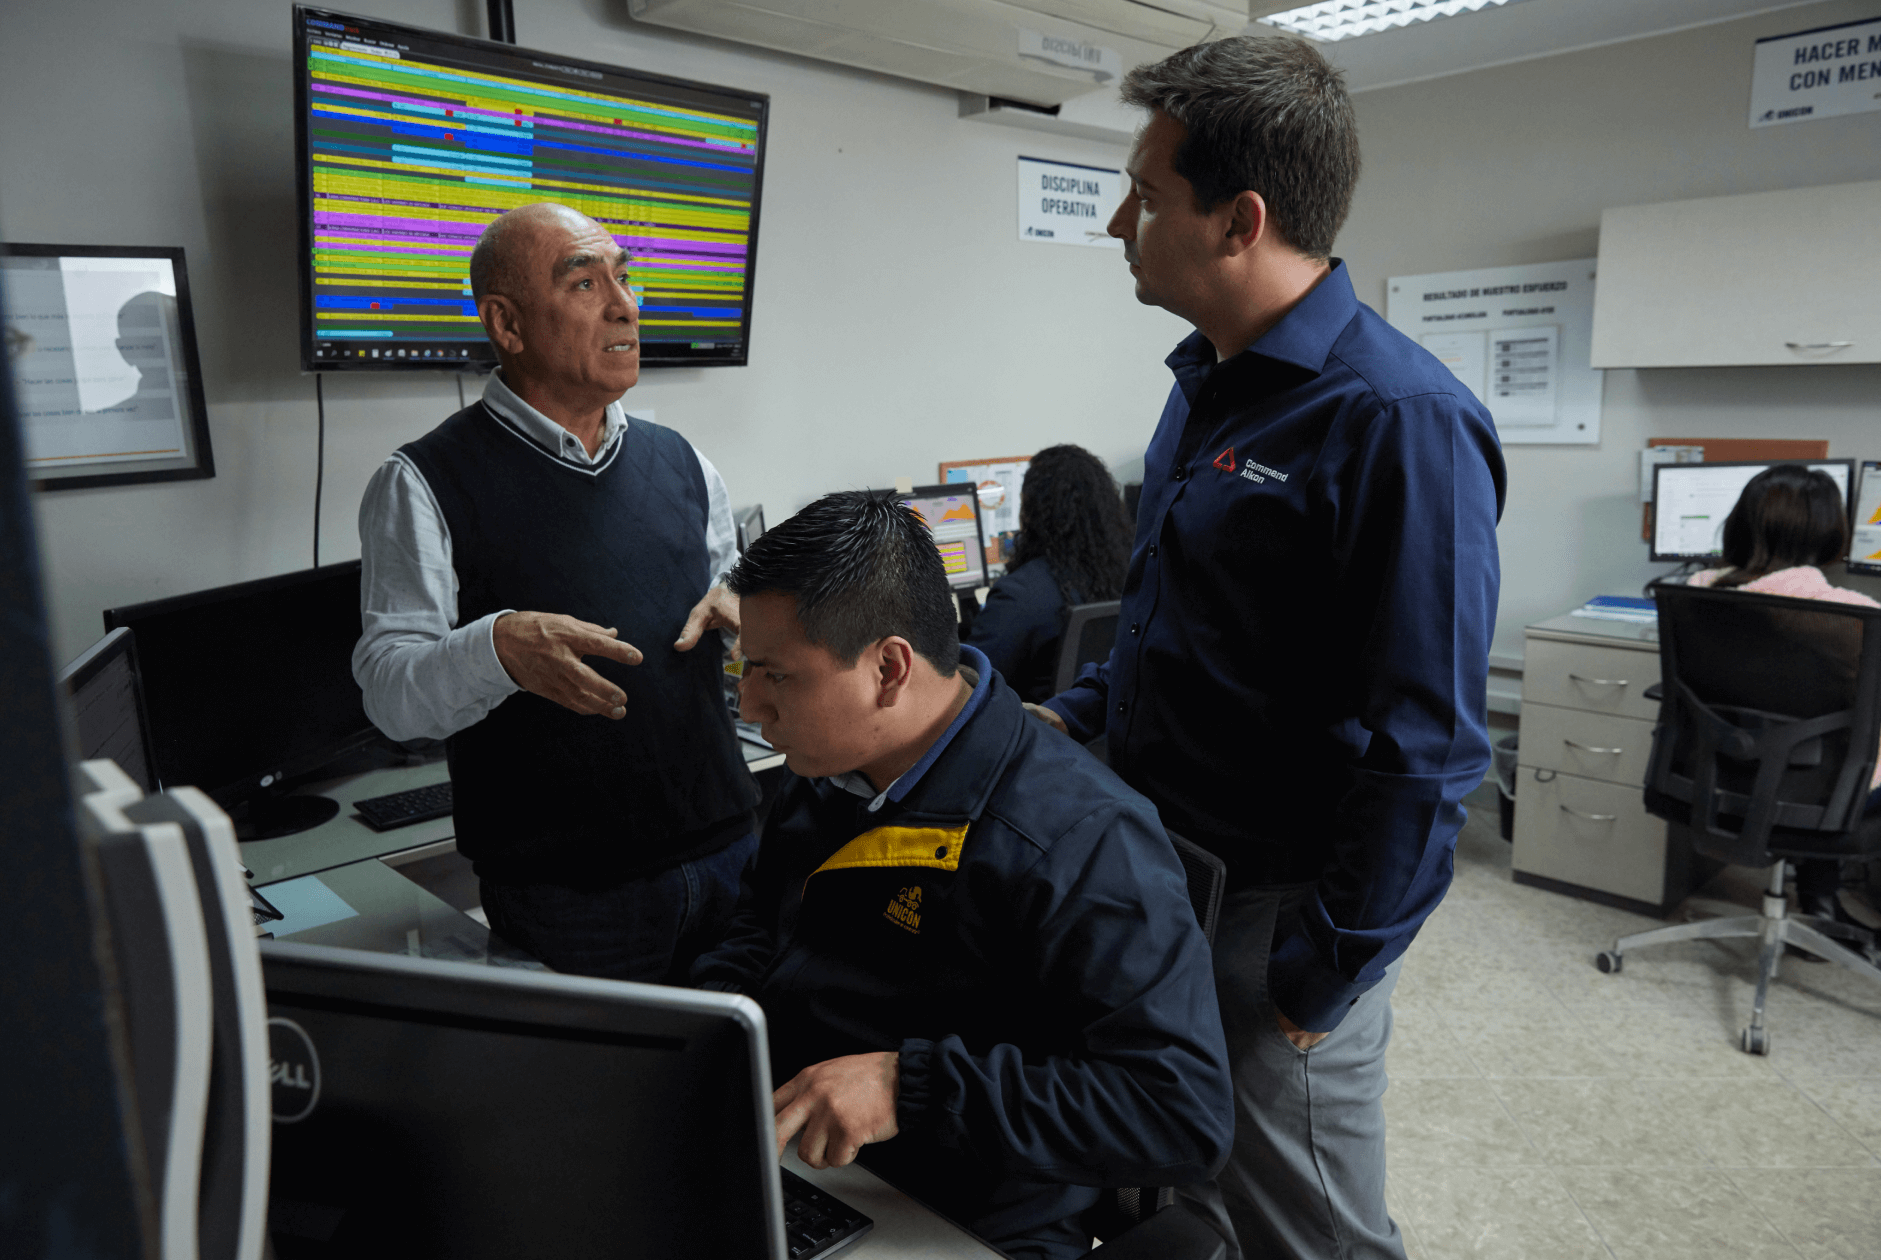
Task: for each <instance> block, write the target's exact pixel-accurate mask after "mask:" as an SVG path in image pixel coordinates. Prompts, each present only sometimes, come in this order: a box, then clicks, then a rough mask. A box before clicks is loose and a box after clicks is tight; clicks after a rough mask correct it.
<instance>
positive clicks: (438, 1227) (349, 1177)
mask: <svg viewBox="0 0 1881 1260" xmlns="http://www.w3.org/2000/svg"><path fill="white" fill-rule="evenodd" d="M261 960H262V969H263V974H264V982H265V987H266V989H267V999H268V1014H269V1017H270V1018H269V1028H270V1033H271V1035H272V1036H271V1040H272V1047H273V1053H272V1058H273V1060H274V1081H275V1085H274V1097H275V1116H276V1119H277V1123H276V1125H275V1128H274V1157H273V1158H274V1166H273V1175H272V1178H271V1186H272V1200H273V1202H272V1208H271V1211H270V1220H271V1222H272V1224H273V1227H274V1246H275V1250H276V1252H277V1254H279V1255H280V1257H281V1260H303V1258H313V1257H326V1256H334V1257H354V1256H361V1255H398V1256H407V1257H411V1258H412V1260H422V1258H425V1257H438V1258H439V1260H444V1258H446V1257H448V1258H449V1260H486V1258H487V1260H511V1258H512V1257H516V1256H602V1255H607V1256H647V1257H654V1256H660V1257H665V1256H727V1257H730V1256H750V1257H765V1258H766V1260H784V1256H785V1251H784V1234H783V1213H782V1203H783V1198H782V1191H781V1186H780V1183H779V1175H778V1165H777V1156H776V1137H775V1132H776V1130H775V1128H774V1126H773V1123H772V1116H771V1080H770V1063H769V1058H768V1055H767V1053H766V1050H765V1031H764V1015H763V1013H762V1012H761V1011H760V1010H759V1009H758V1007H757V1005H756V1004H755V1003H754V1002H752V1001H751V1000H750V999H748V998H743V997H736V996H732V995H730V994H723V993H707V992H702V991H699V990H693V989H681V988H669V987H665V986H660V985H646V984H630V983H627V982H624V981H614V980H593V979H588V978H585V977H578V976H563V975H554V974H551V973H547V972H523V971H512V970H509V969H505V968H492V967H478V966H471V965H468V964H463V963H447V962H438V961H434V960H431V959H421V958H406V957H402V956H397V955H389V954H369V953H364V952H360V951H355V950H341V949H331V948H326V947H321V946H313V945H296V944H293V943H291V942H275V941H263V942H261Z"/></svg>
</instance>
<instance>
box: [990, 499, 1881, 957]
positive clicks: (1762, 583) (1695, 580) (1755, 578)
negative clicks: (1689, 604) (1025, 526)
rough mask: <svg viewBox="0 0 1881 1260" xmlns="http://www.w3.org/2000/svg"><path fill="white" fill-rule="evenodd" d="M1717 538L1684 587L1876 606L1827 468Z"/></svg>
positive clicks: (1757, 505)
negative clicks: (1844, 570)
mask: <svg viewBox="0 0 1881 1260" xmlns="http://www.w3.org/2000/svg"><path fill="white" fill-rule="evenodd" d="M1723 543H1724V548H1723V550H1724V559H1725V565H1724V567H1723V568H1718V569H1706V570H1704V571H1703V572H1702V573H1696V574H1693V575H1692V577H1691V578H1690V580H1689V584H1690V585H1692V586H1710V587H1715V588H1717V589H1719V590H1724V589H1728V588H1732V587H1737V588H1741V589H1743V590H1746V591H1756V592H1758V593H1760V594H1763V595H1786V596H1788V597H1789V598H1791V599H1826V600H1830V601H1832V602H1834V603H1838V604H1859V605H1861V606H1862V607H1864V608H1881V604H1878V603H1876V602H1875V601H1874V600H1872V599H1869V598H1868V597H1867V596H1866V595H1863V594H1862V593H1861V592H1860V591H1851V590H1848V589H1847V588H1846V587H1841V586H1832V585H1830V583H1829V579H1828V578H1826V577H1824V576H1823V573H1822V570H1821V568H1820V567H1818V566H1821V565H1824V564H1830V563H1833V562H1834V561H1836V560H1840V559H1841V558H1842V557H1843V556H1844V555H1846V554H1847V552H1848V514H1847V511H1846V509H1845V508H1844V507H1843V504H1842V492H1841V491H1840V490H1839V489H1837V488H1836V485H1835V482H1834V481H1833V480H1831V479H1830V477H1829V475H1828V474H1827V473H1824V472H1819V471H1817V470H1815V469H1813V468H1806V467H1804V466H1803V465H1801V464H1778V465H1776V466H1775V467H1774V468H1766V469H1765V470H1764V471H1762V472H1760V473H1758V474H1757V475H1756V476H1755V477H1752V478H1751V479H1750V481H1749V483H1748V484H1746V485H1745V487H1744V492H1743V493H1742V494H1741V495H1739V496H1738V499H1737V504H1736V506H1735V507H1733V508H1732V509H1731V514H1730V515H1729V516H1727V517H1725V518H1724V539H1723ZM989 602H990V601H989ZM1868 787H1869V795H1868V812H1869V813H1874V812H1875V811H1876V810H1877V809H1881V763H1877V764H1876V766H1875V773H1874V778H1873V779H1872V780H1871V781H1870V782H1869V785H1868ZM1841 883H1842V864H1841V863H1840V862H1838V861H1836V860H1835V859H1834V858H1813V859H1810V860H1808V861H1802V862H1798V863H1796V903H1797V909H1798V910H1799V911H1800V912H1801V913H1803V914H1810V915H1816V916H1819V917H1821V918H1825V919H1837V920H1840V921H1841V922H1844V923H1849V922H1853V920H1852V919H1851V918H1850V917H1849V916H1848V914H1846V913H1845V912H1844V911H1843V910H1842V908H1841V903H1840V902H1839V901H1838V899H1837V898H1836V893H1837V892H1838V891H1839V890H1840V888H1841ZM1795 952H1798V953H1800V952H1801V951H1795ZM1805 956H1806V957H1814V955H1805Z"/></svg>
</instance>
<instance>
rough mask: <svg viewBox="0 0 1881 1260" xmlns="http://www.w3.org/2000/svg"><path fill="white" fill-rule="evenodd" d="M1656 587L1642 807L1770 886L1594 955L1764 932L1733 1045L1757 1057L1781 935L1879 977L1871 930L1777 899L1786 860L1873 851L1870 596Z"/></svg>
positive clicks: (1874, 663) (1763, 1046) (1880, 613)
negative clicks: (1742, 904)
mask: <svg viewBox="0 0 1881 1260" xmlns="http://www.w3.org/2000/svg"><path fill="white" fill-rule="evenodd" d="M1657 596H1658V604H1659V659H1660V673H1661V680H1660V684H1659V688H1660V690H1661V695H1660V697H1659V699H1660V707H1659V725H1658V727H1657V729H1656V730H1655V731H1654V732H1653V744H1652V760H1651V763H1650V765H1649V767H1648V769H1647V773H1646V809H1647V812H1649V813H1652V814H1656V815H1658V816H1659V817H1661V818H1664V819H1667V820H1669V821H1671V822H1674V823H1678V824H1680V825H1682V826H1685V827H1687V828H1688V829H1689V830H1690V833H1691V836H1692V843H1693V846H1694V847H1695V848H1696V849H1697V850H1698V852H1699V853H1701V854H1703V855H1704V856H1706V857H1710V858H1714V859H1718V860H1720V861H1725V862H1731V863H1734V864H1737V865H1740V866H1759V867H1769V868H1770V884H1769V889H1768V891H1767V892H1766V893H1765V894H1764V898H1763V912H1762V913H1761V914H1758V915H1743V916H1737V917H1731V918H1720V919H1703V920H1700V921H1698V922H1696V923H1685V924H1681V925H1679V926H1677V927H1667V928H1658V929H1656V930H1654V931H1650V932H1639V933H1635V934H1634V935H1632V936H1623V937H1621V938H1620V939H1619V940H1618V941H1616V942H1615V943H1614V946H1613V948H1612V949H1611V950H1608V951H1605V952H1603V953H1602V954H1600V955H1599V957H1598V959H1597V960H1596V961H1597V963H1598V965H1599V967H1600V969H1601V970H1602V971H1605V972H1617V971H1619V970H1620V965H1621V961H1622V959H1623V958H1624V956H1625V955H1626V953H1627V951H1628V950H1631V949H1637V948H1640V947H1641V946H1646V945H1663V944H1669V943H1671V942H1673V941H1689V940H1715V939H1719V938H1724V937H1737V936H1754V937H1758V938H1760V939H1761V941H1762V949H1761V951H1760V953H1759V956H1758V960H1757V996H1756V1000H1755V1003H1754V1005H1753V1007H1752V1010H1751V1020H1750V1024H1749V1026H1748V1027H1746V1028H1745V1029H1744V1031H1743V1035H1742V1041H1741V1044H1742V1046H1743V1048H1744V1050H1745V1051H1747V1052H1748V1053H1751V1054H1768V1053H1770V1037H1769V1033H1768V1032H1767V1031H1766V1029H1765V1028H1764V1018H1763V1008H1764V999H1765V996H1766V994H1767V992H1768V990H1769V987H1770V981H1771V979H1772V978H1774V977H1775V976H1776V974H1777V961H1778V959H1779V957H1780V956H1781V954H1782V953H1783V946H1784V945H1785V944H1791V945H1795V946H1798V947H1799V948H1802V949H1806V950H1808V951H1809V952H1811V953H1813V954H1816V955H1819V956H1820V957H1822V958H1825V959H1827V960H1829V961H1830V962H1833V963H1836V964H1838V965H1840V966H1843V967H1847V968H1849V969H1850V970H1852V971H1857V972H1860V973H1861V974H1862V975H1865V976H1867V977H1869V978H1870V979H1872V980H1876V981H1881V968H1877V967H1876V966H1875V964H1874V962H1873V961H1871V958H1870V955H1869V951H1870V950H1872V948H1873V944H1874V942H1873V940H1872V938H1870V937H1869V935H1868V934H1867V933H1865V932H1862V931H1861V930H1860V929H1857V928H1851V927H1849V926H1847V925H1845V924H1840V923H1835V922H1832V921H1829V920H1827V919H1822V918H1816V917H1811V916H1807V915H1791V914H1788V913H1787V907H1786V904H1785V901H1784V897H1783V863H1784V860H1785V859H1792V860H1795V859H1806V858H1850V857H1862V856H1867V855H1870V854H1873V853H1875V852H1876V851H1877V850H1881V817H1874V818H1869V817H1864V816H1863V807H1864V805H1865V803H1866V800H1867V796H1868V783H1869V780H1870V777H1871V776H1872V774H1873V772H1874V765H1875V749H1876V743H1877V740H1881V609H1873V608H1864V607H1855V606H1851V605H1848V604H1835V603H1827V602H1824V601H1822V600H1808V599H1786V598H1783V597H1780V596H1775V595H1757V594H1751V593H1749V592H1745V591H1740V590H1725V591H1717V590H1711V589H1708V588H1705V587H1693V586H1662V587H1659V588H1658V590H1657ZM1648 694H1651V693H1650V692H1648ZM1831 938H1835V939H1831Z"/></svg>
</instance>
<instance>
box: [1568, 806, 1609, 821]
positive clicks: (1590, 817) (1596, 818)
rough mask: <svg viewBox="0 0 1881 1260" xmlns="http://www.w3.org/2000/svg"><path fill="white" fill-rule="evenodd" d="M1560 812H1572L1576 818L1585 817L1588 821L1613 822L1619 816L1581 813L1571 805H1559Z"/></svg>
mask: <svg viewBox="0 0 1881 1260" xmlns="http://www.w3.org/2000/svg"><path fill="white" fill-rule="evenodd" d="M1561 812H1562V813H1564V814H1572V815H1574V816H1575V817H1576V818H1585V819H1586V820H1587V821H1588V822H1614V821H1616V820H1617V819H1618V818H1619V815H1618V814H1587V813H1583V812H1581V811H1580V810H1578V809H1575V808H1574V807H1573V806H1572V805H1563V806H1562V807H1561Z"/></svg>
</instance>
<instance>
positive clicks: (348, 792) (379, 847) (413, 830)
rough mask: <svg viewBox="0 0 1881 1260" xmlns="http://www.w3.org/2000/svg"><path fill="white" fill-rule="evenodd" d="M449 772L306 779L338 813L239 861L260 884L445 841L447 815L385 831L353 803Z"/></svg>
mask: <svg viewBox="0 0 1881 1260" xmlns="http://www.w3.org/2000/svg"><path fill="white" fill-rule="evenodd" d="M738 747H739V750H740V751H741V752H743V754H744V758H745V765H746V766H747V767H748V768H749V769H750V771H751V773H753V774H758V773H761V772H763V771H765V770H769V769H772V768H773V767H776V766H781V765H783V764H784V754H782V753H779V752H771V751H770V750H768V749H764V748H759V747H757V746H756V745H755V744H748V743H746V742H745V741H744V740H742V739H741V740H739V741H738ZM450 777H451V776H450V771H448V770H446V769H445V768H444V763H443V762H442V761H434V762H431V763H430V764H428V765H422V766H396V767H393V768H392V769H388V770H371V771H368V772H366V773H365V774H359V775H347V776H345V777H344V778H338V779H327V780H324V781H322V782H319V783H310V784H308V785H307V786H306V787H304V788H301V789H300V790H299V791H298V792H297V793H296V795H298V796H325V797H329V798H331V799H332V800H336V801H338V802H339V803H340V812H339V816H338V817H336V818H334V819H332V820H331V821H329V822H324V823H322V824H320V825H319V826H318V827H312V828H309V829H308V830H306V831H302V832H299V833H297V834H295V835H291V836H282V837H281V838H280V839H278V840H250V841H247V842H246V843H244V844H243V845H242V846H241V850H242V864H243V865H244V866H246V867H247V868H248V869H249V870H251V871H253V872H254V873H255V884H256V885H257V886H260V885H264V884H272V883H274V882H276V881H278V880H283V879H294V878H296V877H298V876H301V875H311V874H314V873H315V872H316V871H326V870H332V869H333V868H334V867H336V866H346V865H349V864H350V863H353V862H361V861H364V860H365V859H367V858H377V857H385V856H386V855H388V854H392V853H402V852H404V851H405V850H407V849H420V848H423V847H424V846H426V845H430V844H436V843H438V842H439V841H441V840H449V839H451V838H453V837H454V836H456V834H457V823H456V821H455V820H454V819H453V818H452V817H451V816H450V815H448V814H447V815H445V816H444V817H443V818H433V819H431V820H430V821H429V822H421V823H412V824H411V825H410V826H407V827H395V828H393V829H392V830H391V831H374V830H373V829H372V828H370V827H368V826H367V825H366V824H365V823H364V822H363V821H362V820H361V819H360V817H359V812H358V811H357V810H355V809H354V808H353V802H354V801H363V800H366V799H368V798H370V797H374V796H387V795H390V794H391V793H393V792H404V791H407V790H409V789H411V788H418V787H426V786H428V785H430V784H433V783H445V782H448V781H449V779H450Z"/></svg>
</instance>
